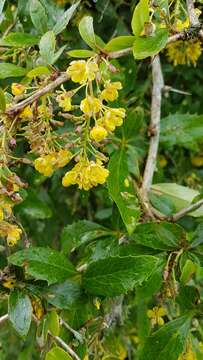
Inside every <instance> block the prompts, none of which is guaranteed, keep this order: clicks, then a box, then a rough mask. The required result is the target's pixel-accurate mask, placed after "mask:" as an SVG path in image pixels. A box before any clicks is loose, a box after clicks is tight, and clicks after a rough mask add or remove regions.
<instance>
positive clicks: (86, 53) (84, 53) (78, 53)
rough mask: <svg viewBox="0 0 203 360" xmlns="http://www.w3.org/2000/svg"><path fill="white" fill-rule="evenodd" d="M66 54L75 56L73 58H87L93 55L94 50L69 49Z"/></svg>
mask: <svg viewBox="0 0 203 360" xmlns="http://www.w3.org/2000/svg"><path fill="white" fill-rule="evenodd" d="M67 54H68V55H69V56H71V57H75V58H89V57H91V56H94V55H95V52H94V51H91V50H84V49H80V50H71V51H68V52H67Z"/></svg>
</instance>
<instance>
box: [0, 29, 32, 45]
mask: <svg viewBox="0 0 203 360" xmlns="http://www.w3.org/2000/svg"><path fill="white" fill-rule="evenodd" d="M38 41H39V39H38V37H37V36H33V35H31V34H26V33H22V32H21V33H20V32H11V33H10V34H8V35H7V36H5V37H4V38H3V39H1V40H0V46H13V47H23V46H33V45H36V44H38Z"/></svg>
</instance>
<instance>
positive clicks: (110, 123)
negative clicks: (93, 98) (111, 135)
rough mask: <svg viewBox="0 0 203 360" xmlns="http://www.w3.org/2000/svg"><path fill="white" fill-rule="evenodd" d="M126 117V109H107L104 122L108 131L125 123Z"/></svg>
mask: <svg viewBox="0 0 203 360" xmlns="http://www.w3.org/2000/svg"><path fill="white" fill-rule="evenodd" d="M124 117H125V109H123V108H118V109H109V110H107V111H105V114H104V119H103V124H104V126H105V128H106V129H107V130H108V131H114V130H115V128H116V126H121V125H122V124H123V118H124Z"/></svg>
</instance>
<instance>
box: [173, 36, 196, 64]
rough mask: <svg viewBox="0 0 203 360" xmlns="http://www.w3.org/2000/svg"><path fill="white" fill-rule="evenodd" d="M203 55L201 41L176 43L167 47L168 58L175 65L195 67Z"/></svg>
mask: <svg viewBox="0 0 203 360" xmlns="http://www.w3.org/2000/svg"><path fill="white" fill-rule="evenodd" d="M201 53H202V49H201V43H200V41H194V40H192V39H191V40H189V41H176V42H174V43H172V44H169V45H168V46H167V56H168V59H169V61H170V62H173V65H174V66H176V65H191V64H192V65H194V66H196V63H197V60H198V59H199V57H200V55H201Z"/></svg>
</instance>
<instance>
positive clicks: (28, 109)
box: [19, 105, 32, 119]
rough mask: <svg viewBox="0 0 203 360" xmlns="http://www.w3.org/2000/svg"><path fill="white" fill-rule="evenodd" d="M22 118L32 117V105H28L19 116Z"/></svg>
mask: <svg viewBox="0 0 203 360" xmlns="http://www.w3.org/2000/svg"><path fill="white" fill-rule="evenodd" d="M19 117H20V118H21V119H26V118H30V117H32V109H31V107H30V105H28V106H26V107H25V108H24V109H23V111H22V112H21V113H20V116H19Z"/></svg>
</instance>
